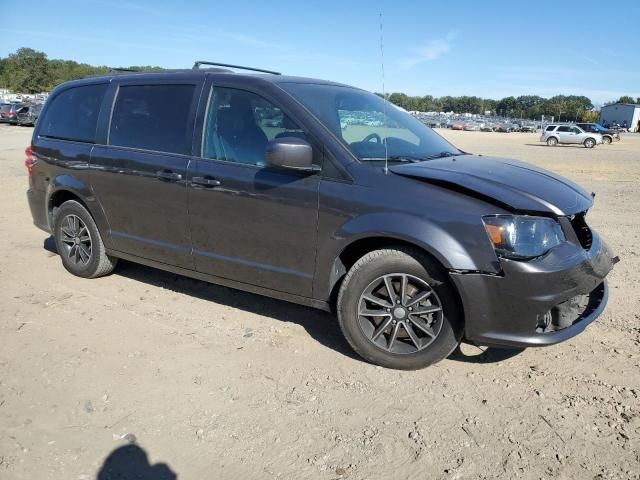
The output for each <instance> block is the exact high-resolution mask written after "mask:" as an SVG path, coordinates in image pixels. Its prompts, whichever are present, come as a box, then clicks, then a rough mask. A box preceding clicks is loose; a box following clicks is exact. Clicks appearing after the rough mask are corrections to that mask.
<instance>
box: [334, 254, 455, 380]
mask: <svg viewBox="0 0 640 480" xmlns="http://www.w3.org/2000/svg"><path fill="white" fill-rule="evenodd" d="M337 312H338V320H339V322H340V327H341V329H342V332H343V334H344V336H345V337H346V339H347V341H348V342H349V344H350V345H351V347H352V348H353V349H354V350H355V351H356V352H357V353H358V354H359V355H360V356H362V357H363V358H364V359H366V360H367V361H369V362H371V363H374V364H377V365H381V366H383V367H389V368H396V369H401V370H416V369H419V368H424V367H427V366H429V365H432V364H434V363H436V362H439V361H440V360H442V359H444V358H446V357H447V356H449V354H450V353H451V352H452V351H453V350H454V349H455V348H456V347H457V346H458V344H459V343H460V338H461V336H462V328H461V324H462V321H461V315H460V312H459V308H458V302H457V298H456V296H455V293H454V291H453V289H452V288H451V286H450V285H449V282H448V278H447V275H446V273H445V272H444V270H443V269H442V267H440V265H438V264H437V262H435V261H434V260H433V259H431V258H430V257H428V256H426V255H425V254H423V253H421V252H419V251H416V250H413V249H409V248H401V247H399V248H395V249H384V250H376V251H373V252H370V253H368V254H367V255H365V256H364V257H362V258H361V259H360V260H358V261H357V262H356V263H355V265H353V267H351V269H350V270H349V272H348V273H347V275H346V277H345V279H344V281H343V283H342V285H341V287H340V292H339V294H338V302H337Z"/></svg>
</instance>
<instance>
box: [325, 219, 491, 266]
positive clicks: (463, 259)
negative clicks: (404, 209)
mask: <svg viewBox="0 0 640 480" xmlns="http://www.w3.org/2000/svg"><path fill="white" fill-rule="evenodd" d="M336 236H337V237H338V238H344V239H348V240H349V241H348V243H347V245H345V248H346V247H348V245H349V244H351V243H353V242H356V241H358V240H361V239H363V238H367V237H387V238H394V239H397V240H402V241H405V242H408V243H412V244H414V245H416V246H417V247H420V248H422V249H423V250H425V251H427V252H429V253H430V254H431V255H433V256H434V257H435V258H436V259H437V260H438V261H439V262H440V263H441V264H442V265H443V266H444V267H445V268H447V269H456V270H481V268H480V267H479V266H478V265H477V263H476V261H475V260H474V258H473V257H472V255H471V254H470V252H469V251H468V250H467V249H466V248H465V247H464V246H463V245H462V244H461V243H460V242H459V241H458V240H456V238H455V237H454V236H453V235H451V234H450V233H448V232H446V231H445V230H444V229H443V228H442V227H440V226H438V225H436V224H435V223H433V222H431V221H429V220H428V219H425V218H422V217H418V216H414V215H410V214H401V213H397V212H394V213H369V214H365V215H362V216H359V217H356V218H354V219H352V220H351V221H349V222H347V223H345V224H344V225H342V228H340V230H339V231H338V232H337V235H336Z"/></svg>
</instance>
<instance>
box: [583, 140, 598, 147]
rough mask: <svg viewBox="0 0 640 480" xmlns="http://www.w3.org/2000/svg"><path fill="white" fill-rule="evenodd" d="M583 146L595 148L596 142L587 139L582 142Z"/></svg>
mask: <svg viewBox="0 0 640 480" xmlns="http://www.w3.org/2000/svg"><path fill="white" fill-rule="evenodd" d="M584 146H585V147H586V148H593V147H595V146H596V141H595V140H594V139H593V138H587V139H586V140H585V141H584Z"/></svg>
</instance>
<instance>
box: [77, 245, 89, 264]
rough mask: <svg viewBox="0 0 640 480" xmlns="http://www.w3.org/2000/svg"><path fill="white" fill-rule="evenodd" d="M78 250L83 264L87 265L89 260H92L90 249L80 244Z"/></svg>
mask: <svg viewBox="0 0 640 480" xmlns="http://www.w3.org/2000/svg"><path fill="white" fill-rule="evenodd" d="M78 250H79V251H80V259H81V260H82V263H87V262H88V261H89V258H91V253H90V252H89V249H88V248H87V247H86V246H85V245H82V244H80V245H78Z"/></svg>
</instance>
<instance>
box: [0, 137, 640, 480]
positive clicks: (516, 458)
mask: <svg viewBox="0 0 640 480" xmlns="http://www.w3.org/2000/svg"><path fill="white" fill-rule="evenodd" d="M440 133H442V134H443V135H444V136H446V137H447V138H449V139H451V140H452V141H453V142H454V143H455V144H456V145H457V146H459V147H460V148H462V149H465V150H468V151H472V152H476V153H485V154H497V155H502V156H509V157H513V158H519V159H522V160H526V161H529V162H532V163H534V164H536V165H540V166H542V167H545V168H548V169H550V170H553V171H555V172H558V173H560V174H562V175H566V176H567V177H569V178H571V179H573V180H575V181H577V182H579V183H580V184H582V185H583V186H585V187H586V188H587V189H589V190H592V191H594V192H596V193H597V196H596V204H595V207H594V208H593V210H592V211H591V212H590V214H589V216H588V220H589V222H590V223H591V225H592V226H593V227H595V228H596V229H598V230H599V231H600V233H601V234H602V235H603V237H605V239H606V240H607V241H608V242H609V244H610V245H611V247H612V248H613V249H614V251H615V253H616V254H618V255H619V256H620V257H621V259H622V261H621V262H620V263H619V264H618V265H616V267H615V270H614V271H613V272H612V273H611V275H610V277H609V278H610V300H609V306H608V308H607V309H606V311H605V313H604V314H603V315H602V317H601V318H600V319H599V320H598V321H597V322H595V323H594V324H593V325H591V326H590V327H589V328H588V329H587V330H586V331H585V332H584V333H583V334H582V335H580V336H578V337H576V338H574V339H572V340H570V341H568V342H566V343H564V344H561V345H558V346H554V347H549V348H544V349H528V350H525V351H521V352H518V351H502V350H486V351H482V350H481V349H478V348H476V347H470V346H463V348H462V352H458V353H454V355H453V356H452V357H450V358H449V359H447V360H445V361H443V362H441V363H439V364H438V365H436V366H433V367H431V368H428V369H425V370H422V371H417V372H398V371H393V370H386V369H382V368H379V367H375V366H373V365H369V364H367V363H364V362H363V361H361V360H359V359H358V358H357V357H355V356H354V354H353V353H352V352H351V351H350V349H349V347H348V345H347V344H346V342H345V341H344V340H343V339H342V337H341V334H340V332H339V329H338V326H337V322H336V321H335V320H334V318H332V317H331V316H330V315H328V314H326V313H323V312H319V311H315V310H312V309H310V308H304V307H299V306H295V305H290V304H287V303H284V302H280V301H276V300H271V299H268V298H263V297H260V296H256V295H251V294H246V293H241V292H237V291H233V290H230V289H227V288H222V287H218V286H214V285H209V284H206V283H203V282H199V281H195V280H190V279H186V278H181V277H178V276H176V275H172V274H168V273H164V272H161V271H157V270H154V269H152V268H147V267H142V266H137V265H134V264H131V263H126V262H122V263H121V264H120V265H119V267H118V268H117V270H116V272H115V273H114V274H113V275H111V276H108V277H106V278H100V279H97V280H83V279H80V278H75V277H73V276H71V275H70V274H68V273H67V272H66V271H65V270H64V269H63V268H62V265H61V263H60V260H59V258H58V257H57V255H56V254H55V253H52V251H51V245H52V244H51V242H50V241H48V240H47V235H46V234H45V233H44V232H42V231H40V230H38V229H37V228H36V227H34V226H33V225H32V223H31V216H30V214H29V209H28V206H27V202H26V198H25V190H26V188H27V178H26V171H25V168H24V165H23V160H24V154H23V150H24V148H25V147H26V146H27V145H28V143H29V138H30V135H31V129H30V128H19V127H9V126H4V125H3V126H0V172H1V177H0V178H1V179H2V194H3V200H2V202H1V203H0V478H1V479H29V480H33V479H37V480H40V479H79V480H81V479H95V478H99V480H105V479H107V478H120V477H117V476H115V474H114V472H116V471H118V469H119V468H126V469H128V471H129V473H131V472H132V469H133V468H134V466H135V468H136V469H137V470H135V472H136V473H137V474H138V475H139V476H138V477H135V478H153V479H170V478H174V477H173V475H174V474H175V475H177V477H178V478H180V479H204V478H206V479H218V478H219V479H227V478H243V479H247V478H266V479H268V478H278V479H301V478H305V479H306V478H319V479H337V478H348V479H371V478H385V479H396V478H397V479H422V478H430V479H439V478H447V479H458V478H459V479H467V478H473V479H476V478H482V479H484V478H496V477H501V478H532V479H538V478H567V479H569V478H571V479H590V478H599V479H600V478H607V479H608V478H624V479H628V478H636V479H637V478H640V297H639V295H638V292H639V291H640V221H639V220H638V218H640V135H633V134H629V135H625V136H624V137H623V140H622V141H621V142H620V143H615V144H613V145H610V146H604V145H603V146H598V147H596V148H594V149H593V150H587V149H585V148H582V147H570V146H569V147H557V148H548V147H546V146H542V145H541V144H539V143H538V142H537V139H538V136H537V135H535V134H516V133H513V134H499V133H495V134H493V133H481V132H453V131H442V130H441V131H440ZM110 454H112V457H111V459H110V462H109V466H108V467H103V462H104V461H105V459H106V458H107V456H109V455H110ZM147 462H148V464H147ZM149 464H150V465H153V466H152V467H151V466H149ZM99 472H102V473H101V474H100V473H99ZM107 472H111V476H109V475H107ZM172 472H173V474H172ZM143 473H146V474H148V475H149V476H147V477H145V476H142V474H143ZM122 478H134V477H133V476H132V477H122Z"/></svg>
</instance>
